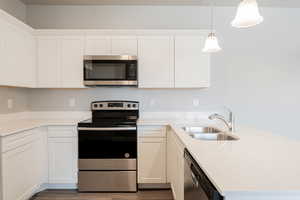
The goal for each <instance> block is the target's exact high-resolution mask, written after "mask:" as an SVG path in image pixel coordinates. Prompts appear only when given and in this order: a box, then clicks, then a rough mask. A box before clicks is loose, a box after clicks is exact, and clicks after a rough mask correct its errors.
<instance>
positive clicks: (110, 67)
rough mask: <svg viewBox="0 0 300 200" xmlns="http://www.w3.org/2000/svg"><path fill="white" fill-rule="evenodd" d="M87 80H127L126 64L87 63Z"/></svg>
mask: <svg viewBox="0 0 300 200" xmlns="http://www.w3.org/2000/svg"><path fill="white" fill-rule="evenodd" d="M85 78H86V79H87V80H126V63H101V62H86V63H85Z"/></svg>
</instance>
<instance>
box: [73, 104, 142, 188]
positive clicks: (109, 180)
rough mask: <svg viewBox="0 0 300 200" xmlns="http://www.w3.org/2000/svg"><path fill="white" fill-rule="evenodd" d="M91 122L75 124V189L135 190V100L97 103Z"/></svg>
mask: <svg viewBox="0 0 300 200" xmlns="http://www.w3.org/2000/svg"><path fill="white" fill-rule="evenodd" d="M91 110H92V119H91V120H87V121H82V122H80V123H78V138H79V139H78V150H79V154H78V155H79V159H78V168H79V173H78V190H79V191H80V192H106V191H107V192H112V191H113V192H125V191H126V192H136V191H137V126H136V122H137V119H138V117H139V103H138V102H136V101H97V102H93V103H92V104H91Z"/></svg>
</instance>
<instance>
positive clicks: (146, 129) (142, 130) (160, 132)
mask: <svg viewBox="0 0 300 200" xmlns="http://www.w3.org/2000/svg"><path fill="white" fill-rule="evenodd" d="M166 131H167V129H166V126H138V137H166Z"/></svg>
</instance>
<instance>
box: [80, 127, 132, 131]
mask: <svg viewBox="0 0 300 200" xmlns="http://www.w3.org/2000/svg"><path fill="white" fill-rule="evenodd" d="M78 130H79V131H135V130H136V127H105V128H95V127H78Z"/></svg>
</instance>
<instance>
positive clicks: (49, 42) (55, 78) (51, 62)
mask: <svg viewBox="0 0 300 200" xmlns="http://www.w3.org/2000/svg"><path fill="white" fill-rule="evenodd" d="M37 53H38V87H41V88H57V87H60V86H61V40H60V39H59V38H58V37H39V38H38V49H37Z"/></svg>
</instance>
